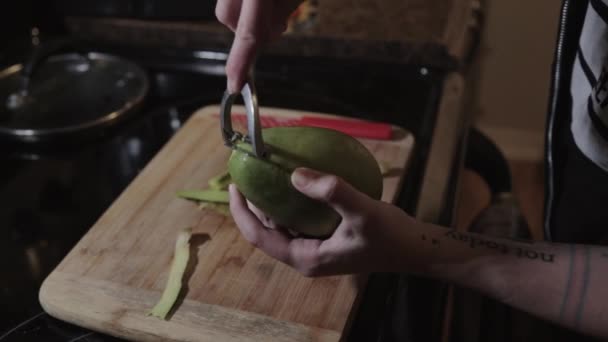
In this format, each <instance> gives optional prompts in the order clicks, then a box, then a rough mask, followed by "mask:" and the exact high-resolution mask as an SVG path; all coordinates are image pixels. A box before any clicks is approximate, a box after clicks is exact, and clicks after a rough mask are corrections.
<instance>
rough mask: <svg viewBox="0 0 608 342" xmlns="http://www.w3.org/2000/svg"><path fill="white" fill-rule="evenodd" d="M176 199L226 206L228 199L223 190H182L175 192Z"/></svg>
mask: <svg viewBox="0 0 608 342" xmlns="http://www.w3.org/2000/svg"><path fill="white" fill-rule="evenodd" d="M177 197H180V198H183V199H187V200H191V201H197V202H211V203H223V204H227V203H228V200H229V199H230V195H229V194H228V191H225V190H183V191H178V192H177Z"/></svg>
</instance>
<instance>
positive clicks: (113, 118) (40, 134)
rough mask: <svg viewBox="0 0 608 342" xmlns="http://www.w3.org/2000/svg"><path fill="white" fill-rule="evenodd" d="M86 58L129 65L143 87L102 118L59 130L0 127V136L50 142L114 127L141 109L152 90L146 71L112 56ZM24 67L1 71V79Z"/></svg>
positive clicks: (102, 54)
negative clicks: (59, 137) (140, 80)
mask: <svg viewBox="0 0 608 342" xmlns="http://www.w3.org/2000/svg"><path fill="white" fill-rule="evenodd" d="M76 55H78V54H76V53H66V54H60V55H56V56H53V57H52V59H57V58H68V59H69V58H73V57H74V56H76ZM86 56H87V57H88V58H89V59H91V60H106V61H113V62H119V63H123V64H126V65H128V67H129V69H130V70H132V71H133V72H134V73H135V74H136V76H137V77H138V78H141V79H142V81H143V86H142V87H141V89H140V91H139V92H138V94H137V95H136V96H134V97H133V99H132V100H130V101H127V102H126V103H125V104H124V106H123V107H121V108H120V109H118V110H116V111H114V112H111V113H107V114H105V115H103V116H100V117H98V118H96V119H94V120H90V121H86V122H83V123H79V124H75V125H69V126H64V127H57V128H36V129H27V128H8V127H2V126H0V134H1V135H5V136H10V137H11V138H14V139H17V140H20V141H24V142H37V141H42V140H48V139H51V138H54V137H56V136H62V135H68V134H73V133H80V132H82V131H89V130H92V129H97V128H99V129H101V128H103V127H108V126H110V125H113V124H115V123H117V122H119V121H121V120H122V119H125V118H126V117H127V116H128V114H130V113H133V112H134V111H135V110H136V109H137V108H138V107H140V106H141V105H142V103H143V101H144V98H145V97H146V95H147V94H148V91H149V89H150V80H149V77H148V75H147V73H146V72H145V70H144V69H143V68H142V67H140V66H139V65H137V64H136V63H134V62H131V61H129V60H127V59H124V58H122V57H118V56H115V55H111V54H106V53H101V52H88V53H87V54H86ZM22 67H23V64H14V65H11V66H9V67H7V68H5V69H3V70H0V78H2V77H6V76H8V75H10V74H13V73H15V72H19V71H20V70H21V69H22Z"/></svg>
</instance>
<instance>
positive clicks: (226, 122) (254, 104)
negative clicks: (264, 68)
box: [220, 78, 266, 158]
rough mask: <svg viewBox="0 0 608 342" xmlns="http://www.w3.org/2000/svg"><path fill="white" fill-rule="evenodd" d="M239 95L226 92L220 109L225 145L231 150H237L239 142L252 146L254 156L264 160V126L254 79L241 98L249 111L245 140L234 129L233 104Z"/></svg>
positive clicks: (248, 83)
mask: <svg viewBox="0 0 608 342" xmlns="http://www.w3.org/2000/svg"><path fill="white" fill-rule="evenodd" d="M238 95H239V93H229V92H228V90H226V92H224V96H223V97H222V106H221V109H220V120H221V129H222V137H223V138H224V144H225V145H226V146H228V147H230V148H236V143H237V141H239V140H244V141H245V142H247V143H249V144H251V146H252V150H253V155H254V156H255V157H258V158H263V157H264V156H265V155H266V150H265V147H264V141H263V140H262V125H261V124H260V113H259V110H258V97H257V94H256V90H255V84H254V82H253V78H249V80H248V81H247V83H245V86H244V87H243V89H242V90H241V96H242V97H243V101H244V102H245V109H246V111H247V130H248V134H247V135H246V136H245V137H244V138H243V134H241V133H240V132H235V131H234V130H233V129H232V112H231V111H232V104H233V103H234V101H235V100H236V98H237V97H238Z"/></svg>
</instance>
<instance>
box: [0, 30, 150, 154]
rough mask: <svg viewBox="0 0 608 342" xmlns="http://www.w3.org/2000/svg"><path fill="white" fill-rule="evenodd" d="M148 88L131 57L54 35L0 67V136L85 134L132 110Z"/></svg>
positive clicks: (27, 138)
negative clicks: (16, 60)
mask: <svg viewBox="0 0 608 342" xmlns="http://www.w3.org/2000/svg"><path fill="white" fill-rule="evenodd" d="M65 50H68V51H70V52H67V53H66V52H64V51H65ZM149 88H150V85H149V79H148V75H147V74H146V72H145V71H144V70H143V69H142V68H141V67H139V66H138V65H137V64H135V63H133V62H131V61H128V60H126V59H124V58H122V57H118V56H114V55H109V54H104V53H98V52H90V51H87V50H86V49H84V48H83V46H79V44H78V43H75V42H74V41H54V42H52V43H49V44H46V45H45V46H42V47H40V48H38V49H37V50H35V51H34V53H33V54H32V56H31V57H30V59H29V60H28V61H27V62H25V63H22V64H15V65H12V66H9V67H8V68H5V69H3V70H0V136H1V137H2V138H8V139H11V140H17V141H22V142H47V141H51V140H56V139H59V138H61V139H65V138H73V137H74V136H77V135H81V136H83V135H90V134H91V133H92V132H94V131H96V130H100V129H103V128H106V127H109V126H111V125H114V124H116V123H118V122H120V121H122V120H124V119H126V118H127V117H128V116H130V115H132V114H133V113H135V112H136V111H137V110H138V108H140V106H141V105H142V104H143V101H144V98H145V96H146V94H147V93H148V90H149Z"/></svg>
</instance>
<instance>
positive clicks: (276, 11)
mask: <svg viewBox="0 0 608 342" xmlns="http://www.w3.org/2000/svg"><path fill="white" fill-rule="evenodd" d="M300 2H301V0H218V2H217V5H216V7H215V15H216V16H217V18H218V20H219V21H220V22H221V23H222V24H224V25H226V26H228V27H229V28H230V29H231V30H232V31H233V32H234V33H235V36H234V42H233V43H232V49H231V51H230V56H229V57H228V62H227V64H226V75H227V77H228V91H230V92H231V93H236V92H239V91H240V90H241V88H243V85H244V84H245V81H246V79H247V73H248V72H249V69H250V68H251V64H252V63H253V61H254V59H255V55H256V53H257V50H258V49H259V48H260V46H261V45H263V44H264V43H266V42H268V41H270V40H273V39H275V38H278V37H279V36H280V35H281V33H283V32H284V31H285V29H286V28H287V19H288V18H289V15H290V14H291V13H292V12H293V10H294V9H296V7H298V5H299V4H300Z"/></svg>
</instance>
